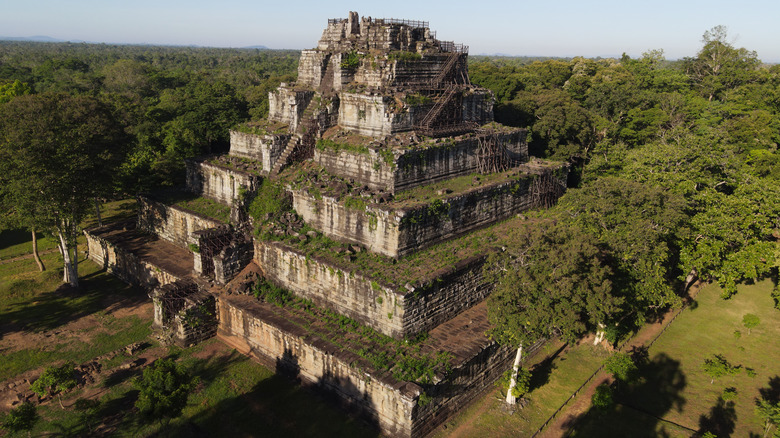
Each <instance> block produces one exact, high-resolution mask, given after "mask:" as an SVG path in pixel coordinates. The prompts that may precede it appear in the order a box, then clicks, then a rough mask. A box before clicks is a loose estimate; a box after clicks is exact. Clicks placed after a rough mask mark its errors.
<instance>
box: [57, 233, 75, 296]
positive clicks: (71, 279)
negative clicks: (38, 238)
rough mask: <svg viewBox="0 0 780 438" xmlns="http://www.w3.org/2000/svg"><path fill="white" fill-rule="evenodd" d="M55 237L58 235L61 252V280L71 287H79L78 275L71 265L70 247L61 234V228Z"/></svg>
mask: <svg viewBox="0 0 780 438" xmlns="http://www.w3.org/2000/svg"><path fill="white" fill-rule="evenodd" d="M57 237H59V240H60V243H59V247H60V253H61V254H62V263H63V265H64V268H63V270H62V282H63V283H68V284H70V285H71V286H72V287H79V276H78V273H77V271H76V270H75V267H74V265H73V260H72V257H71V253H70V247H69V245H68V242H67V240H66V239H65V236H64V235H63V234H62V230H60V229H58V230H57ZM77 255H78V254H77Z"/></svg>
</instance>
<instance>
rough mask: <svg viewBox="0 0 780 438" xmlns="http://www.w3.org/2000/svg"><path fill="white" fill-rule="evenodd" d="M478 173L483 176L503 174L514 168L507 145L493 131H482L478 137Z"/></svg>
mask: <svg viewBox="0 0 780 438" xmlns="http://www.w3.org/2000/svg"><path fill="white" fill-rule="evenodd" d="M478 141H479V146H478V147H477V171H478V172H479V173H482V174H486V173H495V172H503V171H505V170H509V169H510V168H512V167H513V165H514V163H513V160H512V159H511V158H510V157H509V153H508V152H507V150H506V145H505V144H504V142H503V141H501V139H500V138H499V137H498V134H497V133H496V132H495V131H492V130H485V131H482V132H481V133H480V135H479V137H478Z"/></svg>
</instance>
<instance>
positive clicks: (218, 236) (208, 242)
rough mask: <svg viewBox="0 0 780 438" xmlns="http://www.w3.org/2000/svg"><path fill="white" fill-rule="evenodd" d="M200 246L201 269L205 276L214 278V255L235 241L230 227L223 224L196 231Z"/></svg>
mask: <svg viewBox="0 0 780 438" xmlns="http://www.w3.org/2000/svg"><path fill="white" fill-rule="evenodd" d="M193 234H196V235H198V246H199V248H200V260H201V271H202V273H203V275H204V276H206V277H210V278H214V257H216V256H218V255H219V253H220V252H222V250H223V249H224V248H225V247H226V246H228V245H230V242H231V241H233V237H234V236H233V232H232V231H231V230H230V227H227V226H222V227H217V228H209V229H207V230H200V231H196V232H194V233H193Z"/></svg>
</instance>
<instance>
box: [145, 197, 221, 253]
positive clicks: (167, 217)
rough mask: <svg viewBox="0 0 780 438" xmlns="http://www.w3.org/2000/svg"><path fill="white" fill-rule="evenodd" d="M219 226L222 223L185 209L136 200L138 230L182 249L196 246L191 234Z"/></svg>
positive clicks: (148, 200)
mask: <svg viewBox="0 0 780 438" xmlns="http://www.w3.org/2000/svg"><path fill="white" fill-rule="evenodd" d="M220 225H223V224H222V222H220V221H218V220H216V219H212V218H208V217H205V216H202V215H200V214H198V213H195V212H194V211H190V210H187V209H186V208H182V207H179V206H176V205H165V204H163V203H160V202H157V201H154V200H152V199H149V198H145V197H143V196H140V197H139V198H138V228H140V229H142V230H144V231H147V232H149V233H152V234H156V235H157V236H159V237H160V238H161V239H164V240H167V241H169V242H171V243H173V244H174V245H177V246H180V247H182V248H187V247H188V246H189V245H190V244H195V245H197V244H198V240H197V238H196V237H195V236H193V235H192V233H193V232H195V231H199V230H205V229H208V228H216V227H218V226H220Z"/></svg>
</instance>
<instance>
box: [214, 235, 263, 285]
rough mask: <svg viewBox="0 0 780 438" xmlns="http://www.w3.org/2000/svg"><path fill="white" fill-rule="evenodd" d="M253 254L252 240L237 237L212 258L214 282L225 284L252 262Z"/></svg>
mask: <svg viewBox="0 0 780 438" xmlns="http://www.w3.org/2000/svg"><path fill="white" fill-rule="evenodd" d="M254 254H255V253H254V243H253V241H252V239H244V238H242V237H241V236H237V237H236V238H234V239H233V240H232V241H231V242H230V245H228V246H226V247H225V248H223V249H222V251H220V253H219V254H218V255H217V256H216V257H214V280H215V281H216V282H217V283H218V284H227V283H228V282H229V281H230V280H232V279H233V277H235V276H236V275H237V274H238V273H239V272H241V270H242V269H244V268H245V267H246V265H248V264H249V263H250V262H251V261H252V259H253V258H254Z"/></svg>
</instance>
